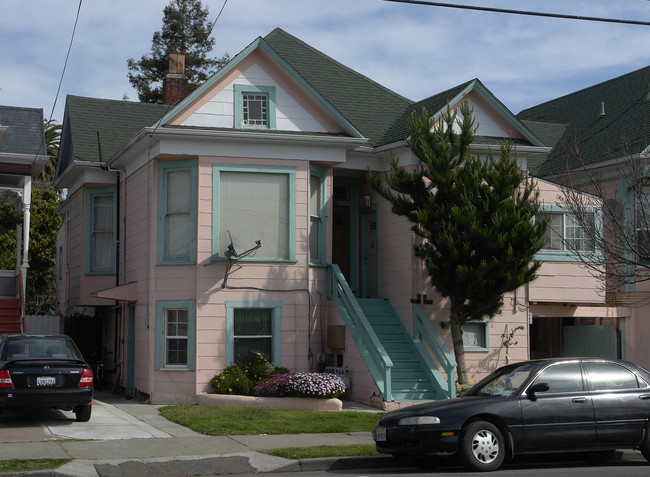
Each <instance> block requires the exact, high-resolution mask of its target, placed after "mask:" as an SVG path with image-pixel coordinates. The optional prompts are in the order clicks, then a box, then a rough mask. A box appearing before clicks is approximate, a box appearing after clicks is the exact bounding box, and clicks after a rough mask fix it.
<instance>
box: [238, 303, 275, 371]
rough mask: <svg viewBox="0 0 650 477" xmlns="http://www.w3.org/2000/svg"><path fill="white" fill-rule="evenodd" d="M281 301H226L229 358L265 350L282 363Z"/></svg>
mask: <svg viewBox="0 0 650 477" xmlns="http://www.w3.org/2000/svg"><path fill="white" fill-rule="evenodd" d="M281 314H282V304H281V302H277V301H272V302H226V335H227V343H226V362H227V364H232V363H234V362H235V361H241V360H243V359H245V358H246V357H247V356H249V355H251V354H261V355H264V356H265V357H266V358H267V359H269V360H270V361H272V362H273V363H274V364H275V365H276V366H280V359H281V352H280V343H281Z"/></svg>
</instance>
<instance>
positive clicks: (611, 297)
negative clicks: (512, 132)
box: [518, 66, 650, 367]
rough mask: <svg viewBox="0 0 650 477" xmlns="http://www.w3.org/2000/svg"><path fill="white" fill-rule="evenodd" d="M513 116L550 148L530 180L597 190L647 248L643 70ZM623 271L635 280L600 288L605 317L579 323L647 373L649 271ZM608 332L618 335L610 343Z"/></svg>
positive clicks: (649, 136)
mask: <svg viewBox="0 0 650 477" xmlns="http://www.w3.org/2000/svg"><path fill="white" fill-rule="evenodd" d="M518 117H519V118H520V119H521V120H522V122H523V123H524V124H525V125H526V126H527V127H528V128H530V129H531V130H532V131H533V132H534V133H535V134H536V135H537V136H538V137H539V138H542V140H543V141H544V143H545V144H546V145H547V146H550V147H552V148H553V149H552V151H551V153H550V154H549V155H548V157H547V158H545V159H544V160H542V161H540V162H538V163H537V164H535V167H534V171H535V175H536V176H538V177H545V178H548V179H550V180H554V181H557V182H561V183H566V182H567V180H570V183H571V184H572V185H574V186H580V187H582V188H584V189H585V190H590V189H592V188H593V184H595V183H599V184H600V188H601V190H602V191H603V193H602V195H603V196H604V198H605V199H606V200H607V202H608V207H607V208H606V210H609V211H611V216H616V217H617V219H622V220H621V223H622V224H624V225H623V226H624V227H626V228H627V229H628V230H629V232H627V233H626V234H624V235H626V236H627V237H629V238H632V241H633V237H635V236H636V237H639V238H641V239H645V240H646V243H647V233H648V230H647V225H644V224H647V222H645V221H643V220H639V218H640V217H645V216H646V214H647V199H646V200H644V201H639V200H638V198H639V197H636V196H637V194H636V193H637V192H639V193H640V194H641V196H640V197H647V193H648V185H647V184H648V182H647V179H645V178H646V177H648V175H649V174H648V166H649V164H648V159H649V156H648V154H649V153H650V66H647V67H645V68H642V69H639V70H637V71H633V72H631V73H628V74H626V75H623V76H620V77H617V78H613V79H611V80H609V81H605V82H603V83H600V84H597V85H594V86H591V87H589V88H585V89H583V90H580V91H576V92H575V93H571V94H568V95H566V96H562V97H560V98H557V99H554V100H552V101H548V102H546V103H543V104H540V105H538V106H535V107H532V108H529V109H526V110H524V111H522V112H521V113H519V115H518ZM643 190H645V192H643ZM635 197H636V198H635ZM604 215H606V216H607V214H604ZM635 218H636V219H635ZM626 219H627V222H626ZM605 220H607V218H605ZM635 220H636V223H635ZM619 237H620V235H619ZM609 262H610V261H609V260H608V261H607V262H606V263H607V265H608V266H610V265H611V266H615V267H621V264H620V262H618V261H616V260H614V262H616V263H613V264H610V263H609ZM623 267H625V265H623ZM623 270H625V268H623ZM627 271H628V272H629V274H630V276H633V275H634V274H635V273H636V274H637V277H636V278H637V280H639V281H637V282H636V283H627V284H623V285H622V286H621V285H619V284H617V283H616V281H614V280H608V282H607V285H608V286H607V289H606V292H607V294H606V296H607V304H608V305H609V306H608V307H607V309H608V310H610V311H611V312H612V313H611V315H603V314H602V313H598V314H595V315H594V316H593V317H592V318H591V319H589V320H587V319H582V320H580V321H581V322H582V323H585V324H587V323H593V324H594V325H595V328H592V329H591V331H592V332H594V333H597V332H600V331H603V332H606V333H609V334H610V336H612V339H613V340H615V343H616V344H617V345H618V346H619V347H620V355H621V356H622V357H625V358H627V359H629V360H631V361H635V362H637V363H639V364H641V365H643V366H645V367H648V366H649V365H650V351H649V350H648V346H647V344H646V343H645V341H644V337H645V336H648V333H650V321H649V320H648V314H649V313H650V305H649V304H648V296H649V294H650V284H649V283H648V281H647V280H645V278H644V277H643V275H647V273H648V271H647V269H632V268H631V267H627ZM570 321H574V322H575V323H571V324H577V321H576V320H570ZM566 324H569V323H568V322H567V321H566V320H564V321H562V322H558V321H554V320H547V319H541V320H539V321H538V322H537V323H535V322H534V328H538V329H540V330H544V331H543V332H548V333H551V332H555V333H560V332H561V331H562V329H563V325H566ZM598 328H600V330H598ZM583 329H584V328H583ZM612 329H614V330H615V332H616V334H617V335H618V336H613V333H614V332H613V331H612ZM553 330H554V331H553ZM565 333H566V328H565ZM531 347H532V342H531ZM531 351H532V350H531Z"/></svg>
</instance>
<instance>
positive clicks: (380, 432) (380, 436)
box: [375, 427, 386, 442]
mask: <svg viewBox="0 0 650 477" xmlns="http://www.w3.org/2000/svg"><path fill="white" fill-rule="evenodd" d="M385 440H386V428H385V427H378V428H377V429H375V441H377V442H382V441H385Z"/></svg>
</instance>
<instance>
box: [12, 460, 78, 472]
mask: <svg viewBox="0 0 650 477" xmlns="http://www.w3.org/2000/svg"><path fill="white" fill-rule="evenodd" d="M71 460H72V459H8V460H0V472H2V473H8V474H9V473H12V472H30V471H34V470H45V469H56V468H57V467H61V466H62V465H64V464H67V463H68V462H70V461H71Z"/></svg>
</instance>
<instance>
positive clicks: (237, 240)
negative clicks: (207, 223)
mask: <svg viewBox="0 0 650 477" xmlns="http://www.w3.org/2000/svg"><path fill="white" fill-rule="evenodd" d="M212 180H213V199H212V206H213V217H212V218H213V221H212V227H213V232H212V253H213V256H215V257H223V256H224V253H225V251H226V250H227V249H228V245H230V244H231V243H233V245H237V249H238V250H240V251H241V250H248V249H251V248H253V247H254V246H255V243H256V241H258V240H259V241H260V243H261V247H260V248H259V249H257V250H256V251H255V252H254V254H253V255H250V256H249V258H251V259H261V260H277V261H285V260H286V261H293V260H295V202H296V201H295V194H296V192H295V190H296V170H295V169H293V168H287V167H262V166H251V167H249V166H222V165H215V166H214V169H213V173H212Z"/></svg>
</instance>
